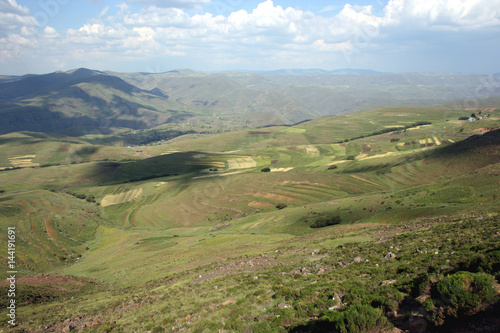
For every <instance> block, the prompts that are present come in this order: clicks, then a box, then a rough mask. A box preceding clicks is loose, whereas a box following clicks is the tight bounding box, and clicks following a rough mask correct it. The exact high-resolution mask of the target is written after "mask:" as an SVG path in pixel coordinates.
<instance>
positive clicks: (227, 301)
mask: <svg viewBox="0 0 500 333" xmlns="http://www.w3.org/2000/svg"><path fill="white" fill-rule="evenodd" d="M235 303H236V300H235V299H234V298H230V299H228V300H226V301H224V303H222V306H226V305H229V304H235Z"/></svg>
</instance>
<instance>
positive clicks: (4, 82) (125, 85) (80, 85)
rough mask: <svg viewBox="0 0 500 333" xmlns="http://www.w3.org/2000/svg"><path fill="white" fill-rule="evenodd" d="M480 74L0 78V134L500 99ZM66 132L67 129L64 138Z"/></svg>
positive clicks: (285, 119) (93, 73) (499, 90)
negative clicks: (490, 98)
mask: <svg viewBox="0 0 500 333" xmlns="http://www.w3.org/2000/svg"><path fill="white" fill-rule="evenodd" d="M492 80H493V79H492V77H491V76H487V75H484V74H449V73H401V74H387V73H379V72H375V71H371V70H351V69H344V70H336V71H323V70H319V69H309V70H278V71H273V72H261V73H248V72H222V73H202V72H197V71H194V70H188V69H184V70H172V71H169V72H165V73H157V74H156V73H116V72H103V71H97V70H91V69H85V68H80V69H74V70H70V71H67V72H54V73H50V74H44V75H24V76H1V77H0V115H1V117H2V120H3V121H2V122H1V123H0V134H3V133H9V132H14V131H23V130H26V131H35V132H58V131H62V130H66V132H67V130H68V128H70V129H72V128H73V129H75V133H76V132H78V130H77V129H79V128H80V129H81V128H87V129H88V130H91V129H93V128H94V129H98V130H99V131H101V132H102V131H105V130H106V131H107V130H108V129H113V128H126V129H127V128H128V129H145V128H152V127H155V126H159V125H162V124H166V123H186V122H193V123H201V124H204V123H209V122H210V121H212V120H213V119H214V118H217V117H223V118H224V119H225V121H229V122H231V123H232V124H233V125H234V126H236V127H240V128H243V127H245V126H266V125H276V124H278V125H279V124H286V125H289V124H293V123H297V122H300V121H303V120H306V119H313V118H316V117H320V116H325V115H336V114H345V113H350V112H355V111H359V110H362V109H366V108H373V107H376V106H398V105H408V106H426V105H433V104H439V103H443V102H447V101H457V100H458V103H461V102H460V101H461V100H462V101H466V100H469V99H478V98H480V99H484V98H486V97H485V96H491V95H500V86H499V85H498V84H495V82H493V81H492ZM70 132H71V130H70Z"/></svg>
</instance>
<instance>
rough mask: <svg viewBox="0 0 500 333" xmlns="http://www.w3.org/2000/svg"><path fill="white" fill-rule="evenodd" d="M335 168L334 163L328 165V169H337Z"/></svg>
mask: <svg viewBox="0 0 500 333" xmlns="http://www.w3.org/2000/svg"><path fill="white" fill-rule="evenodd" d="M337 168H338V167H337V165H336V164H332V165H330V166H329V167H328V170H335V169H337Z"/></svg>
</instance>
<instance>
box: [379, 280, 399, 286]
mask: <svg viewBox="0 0 500 333" xmlns="http://www.w3.org/2000/svg"><path fill="white" fill-rule="evenodd" d="M396 282H397V281H396V280H385V281H382V282H381V283H380V285H381V286H389V285H391V284H394V283H396Z"/></svg>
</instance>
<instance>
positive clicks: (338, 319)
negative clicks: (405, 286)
mask: <svg viewBox="0 0 500 333" xmlns="http://www.w3.org/2000/svg"><path fill="white" fill-rule="evenodd" d="M321 321H325V322H331V323H333V324H334V325H335V328H336V329H337V331H338V332H341V333H350V332H353V333H354V332H356V333H358V332H373V333H375V332H387V331H388V330H390V329H391V328H392V324H391V323H390V322H389V320H388V319H387V318H386V317H385V316H384V314H383V312H382V310H380V309H374V308H372V307H371V306H369V305H366V304H353V305H350V306H348V307H347V309H346V310H345V311H343V312H332V313H328V314H326V315H324V316H323V317H321Z"/></svg>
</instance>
